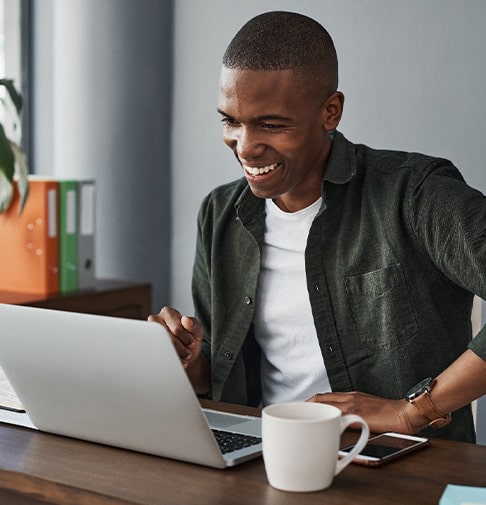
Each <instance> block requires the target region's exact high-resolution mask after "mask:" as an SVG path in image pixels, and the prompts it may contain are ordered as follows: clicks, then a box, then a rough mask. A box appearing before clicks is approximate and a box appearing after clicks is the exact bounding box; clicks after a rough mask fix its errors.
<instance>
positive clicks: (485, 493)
mask: <svg viewBox="0 0 486 505" xmlns="http://www.w3.org/2000/svg"><path fill="white" fill-rule="evenodd" d="M439 505H486V487H473V486H455V485H452V484H448V485H447V487H446V488H445V490H444V492H443V493H442V496H441V498H440V501H439Z"/></svg>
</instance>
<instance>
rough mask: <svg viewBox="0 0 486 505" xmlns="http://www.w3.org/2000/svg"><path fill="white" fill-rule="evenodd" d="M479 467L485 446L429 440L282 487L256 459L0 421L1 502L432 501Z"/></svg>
mask: <svg viewBox="0 0 486 505" xmlns="http://www.w3.org/2000/svg"><path fill="white" fill-rule="evenodd" d="M218 405H219V406H220V407H221V408H222V410H236V411H239V412H246V413H250V414H253V413H254V411H252V410H251V409H245V408H241V407H240V408H234V406H232V407H231V408H229V409H228V407H227V406H222V405H221V404H218ZM210 406H211V407H213V408H214V407H215V404H214V403H211V404H210ZM348 438H349V437H348ZM347 442H348V440H347V439H344V440H343V443H347ZM485 468H486V447H485V446H478V445H473V444H466V443H460V442H450V441H444V440H435V439H434V440H432V445H431V447H430V448H427V449H424V450H422V451H419V452H417V453H414V454H410V455H408V456H406V457H404V458H402V459H399V460H397V461H394V462H391V463H389V464H387V465H385V466H383V467H381V468H377V469H370V468H366V467H361V466H358V465H353V464H351V465H350V466H348V467H347V468H346V469H345V470H344V471H343V472H342V473H341V474H340V475H338V476H337V477H336V478H335V480H334V483H333V484H332V486H331V487H330V488H329V489H327V490H324V491H320V492H316V493H285V492H282V491H277V490H275V489H273V488H272V487H270V485H269V484H268V483H267V480H266V476H265V470H264V467H263V461H262V459H261V458H259V459H257V460H254V461H251V462H248V463H244V464H243V465H241V466H239V467H235V468H230V469H226V470H214V469H211V468H206V467H202V466H197V465H192V464H187V463H182V462H178V461H172V460H169V459H164V458H159V457H155V456H149V455H145V454H140V453H136V452H131V451H125V450H121V449H116V448H112V447H107V446H102V445H98V444H92V443H88V442H84V441H80V440H74V439H70V438H66V437H61V436H57V435H52V434H48V433H42V432H36V431H33V430H29V429H26V428H21V427H18V426H11V425H6V424H2V423H0V502H1V503H9V504H11V505H15V504H20V503H22V504H26V503H30V504H40V503H54V504H58V505H68V504H69V505H72V504H74V503H75V504H78V505H88V504H89V505H108V504H109V505H128V504H138V505H156V504H178V505H179V504H184V505H191V504H197V505H204V504H208V505H209V504H210V505H217V504H224V505H240V504H241V505H248V504H249V503H257V504H259V505H265V504H271V505H291V504H298V505H307V504H318V503H319V504H321V505H322V503H323V502H324V498H325V503H326V504H328V505H341V504H346V505H348V504H350V503H353V504H370V505H371V504H373V505H389V504H390V503H393V504H398V505H400V504H407V505H409V504H410V503H413V504H414V505H421V504H423V505H431V504H437V503H438V501H439V499H440V496H441V495H442V493H443V491H444V489H445V486H446V485H447V484H457V485H466V486H467V485H470V486H480V487H486V471H485ZM2 498H3V499H2Z"/></svg>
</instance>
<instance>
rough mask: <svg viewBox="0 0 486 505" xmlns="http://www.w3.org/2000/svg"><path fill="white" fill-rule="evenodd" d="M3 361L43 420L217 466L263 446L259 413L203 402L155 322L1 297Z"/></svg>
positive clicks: (56, 429)
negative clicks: (211, 406)
mask: <svg viewBox="0 0 486 505" xmlns="http://www.w3.org/2000/svg"><path fill="white" fill-rule="evenodd" d="M0 366H1V367H2V368H3V370H4V372H5V374H6V376H7V378H8V380H9V381H10V383H11V385H12V387H13V389H14V390H15V392H16V393H17V395H18V397H19V399H20V401H21V403H22V405H23V406H24V408H25V410H26V412H27V415H28V416H29V418H30V420H31V421H32V423H33V424H34V426H35V427H37V428H38V429H40V430H43V431H48V432H51V433H57V434H60V435H66V436H70V437H75V438H80V439H84V440H89V441H92V442H97V443H102V444H107V445H113V446H116V447H122V448H125V449H131V450H135V451H140V452H144V453H149V454H155V455H158V456H164V457H167V458H173V459H177V460H182V461H188V462H192V463H197V464H202V465H207V466H211V467H215V468H225V467H227V466H234V465H236V464H239V463H241V462H243V461H247V460H249V459H251V458H254V457H256V456H258V455H260V454H261V450H262V446H261V438H260V437H261V422H260V419H259V418H257V417H249V416H239V415H234V414H226V413H219V412H216V411H212V410H203V409H201V406H200V403H199V400H198V399H197V397H196V395H195V393H194V391H193V389H192V386H191V384H190V382H189V380H188V379H187V376H186V373H185V371H184V368H183V367H182V365H181V363H180V361H179V358H178V356H177V354H176V352H175V350H174V348H173V345H172V342H171V341H170V338H169V337H168V336H167V333H166V331H165V330H164V328H163V327H162V326H161V325H159V324H157V323H149V322H145V321H135V320H130V319H121V318H114V317H105V316H97V315H88V314H78V313H72V312H61V311H55V310H49V309H40V308H32V307H22V306H15V305H4V304H0ZM214 430H217V432H215V431H214ZM221 432H229V433H230V435H229V437H230V439H235V438H236V439H238V440H232V441H230V442H226V443H225V447H226V448H225V449H221V448H220V445H218V442H217V441H216V438H218V439H219V438H226V437H227V435H225V433H221ZM215 433H217V434H216V435H215ZM242 435H243V436H244V437H242ZM241 438H244V440H243V441H241V440H239V439H241ZM235 446H236V448H235Z"/></svg>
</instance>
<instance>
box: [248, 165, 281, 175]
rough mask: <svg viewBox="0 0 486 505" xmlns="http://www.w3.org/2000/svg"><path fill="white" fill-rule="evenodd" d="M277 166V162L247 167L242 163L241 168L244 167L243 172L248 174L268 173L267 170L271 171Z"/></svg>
mask: <svg viewBox="0 0 486 505" xmlns="http://www.w3.org/2000/svg"><path fill="white" fill-rule="evenodd" d="M278 166H279V163H272V164H271V165H266V166H264V167H248V166H246V165H243V168H244V169H245V172H247V173H248V174H250V175H263V174H268V172H271V171H272V170H275V169H276V168H277V167H278Z"/></svg>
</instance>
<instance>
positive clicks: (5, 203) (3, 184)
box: [0, 170, 13, 213]
mask: <svg viewBox="0 0 486 505" xmlns="http://www.w3.org/2000/svg"><path fill="white" fill-rule="evenodd" d="M12 198H13V183H12V181H11V180H10V181H9V180H8V179H7V178H6V177H5V174H4V172H2V171H1V170H0V213H2V212H4V211H6V210H7V209H8V208H9V207H10V203H11V202H12Z"/></svg>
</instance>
